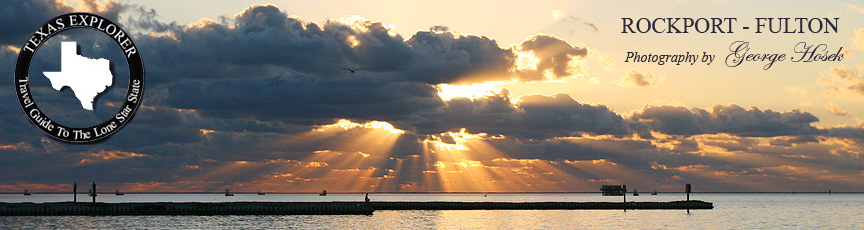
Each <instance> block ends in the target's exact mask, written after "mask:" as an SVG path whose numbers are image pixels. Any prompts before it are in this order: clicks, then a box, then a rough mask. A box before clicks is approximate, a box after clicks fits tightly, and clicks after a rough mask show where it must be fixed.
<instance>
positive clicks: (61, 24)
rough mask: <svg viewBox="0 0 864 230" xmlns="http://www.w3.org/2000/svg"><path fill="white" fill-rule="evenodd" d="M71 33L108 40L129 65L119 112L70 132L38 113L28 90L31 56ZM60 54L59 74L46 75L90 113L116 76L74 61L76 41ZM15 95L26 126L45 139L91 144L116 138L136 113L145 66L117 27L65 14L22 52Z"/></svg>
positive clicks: (93, 63)
mask: <svg viewBox="0 0 864 230" xmlns="http://www.w3.org/2000/svg"><path fill="white" fill-rule="evenodd" d="M72 28H88V29H93V30H96V31H99V32H101V33H103V34H105V35H108V36H109V37H110V38H111V39H112V40H114V41H115V42H116V43H117V45H118V46H120V49H121V50H122V51H123V56H124V57H125V58H126V62H127V63H128V64H129V87H128V90H127V92H126V96H125V97H124V98H123V103H122V104H121V105H120V107H119V109H118V111H117V112H116V113H115V114H114V115H113V116H111V117H110V118H108V119H107V120H105V121H103V122H102V123H100V124H96V125H93V126H90V127H86V128H72V127H68V126H65V125H62V124H59V123H57V122H55V121H53V120H51V118H49V117H48V115H47V114H44V113H42V110H40V109H39V106H38V105H37V104H36V101H35V100H34V99H33V95H32V92H31V91H30V62H31V61H32V59H33V55H34V54H35V53H36V51H37V50H39V46H40V45H42V44H44V43H45V42H46V41H48V39H49V38H51V37H52V36H54V35H56V34H57V33H59V32H62V31H64V30H68V29H72ZM61 53H62V54H61V55H62V57H61V59H60V60H61V62H62V63H61V70H60V72H45V76H46V77H48V78H49V80H51V84H52V86H53V87H54V88H55V89H57V90H60V88H62V87H65V86H69V87H70V88H72V90H73V91H74V92H75V95H76V97H77V98H78V99H79V100H81V104H82V106H83V107H84V109H87V110H92V109H93V108H92V106H93V105H92V104H93V102H95V98H96V97H97V96H98V94H99V93H101V92H103V91H104V90H105V89H106V88H107V87H109V86H110V85H111V84H112V83H111V82H112V80H113V77H114V76H113V75H112V74H111V72H109V71H110V70H109V68H110V67H109V63H108V61H107V60H105V59H88V58H84V57H79V56H77V46H76V44H75V43H74V42H73V43H68V44H67V43H66V42H64V43H63V44H62V47H61ZM109 77H110V78H109ZM105 82H107V83H105ZM106 84H107V85H106ZM15 92H16V93H17V95H18V102H19V103H20V104H21V109H23V110H24V114H26V115H27V118H29V119H30V122H31V123H33V125H35V126H36V127H39V129H41V130H42V131H43V132H45V133H46V134H48V135H49V136H51V137H54V138H56V139H58V140H62V141H66V142H70V143H88V142H93V141H97V140H101V139H103V138H106V137H108V136H111V135H113V134H114V133H116V132H117V131H118V130H120V129H121V128H122V127H123V126H124V125H125V124H126V123H129V121H131V120H132V117H133V116H134V115H135V112H137V111H138V107H139V106H140V105H141V99H142V96H143V94H144V63H143V62H142V61H141V55H140V54H139V53H138V48H137V47H135V43H134V42H132V37H131V35H130V34H129V33H126V31H124V30H123V29H121V28H120V26H118V25H117V24H116V23H114V22H112V21H110V20H108V19H106V18H104V17H102V16H99V15H95V14H90V13H69V14H64V15H60V16H57V17H55V18H52V19H51V20H48V21H47V22H45V24H43V25H42V26H40V27H39V28H38V29H36V31H35V32H33V34H32V35H30V37H29V38H28V39H27V42H26V43H25V44H24V46H23V47H21V50H20V51H19V53H18V62H17V64H16V66H15ZM87 100H90V101H87ZM88 103H89V104H88Z"/></svg>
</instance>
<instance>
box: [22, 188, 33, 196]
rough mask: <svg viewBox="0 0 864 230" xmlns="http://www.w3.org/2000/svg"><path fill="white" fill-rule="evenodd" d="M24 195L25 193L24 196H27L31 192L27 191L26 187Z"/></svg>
mask: <svg viewBox="0 0 864 230" xmlns="http://www.w3.org/2000/svg"><path fill="white" fill-rule="evenodd" d="M24 195H25V196H29V195H32V194H30V192H28V191H27V189H24Z"/></svg>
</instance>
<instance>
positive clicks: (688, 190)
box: [684, 184, 690, 214]
mask: <svg viewBox="0 0 864 230" xmlns="http://www.w3.org/2000/svg"><path fill="white" fill-rule="evenodd" d="M684 192H686V193H687V201H690V184H687V185H685V186H684ZM687 205H690V204H687ZM687 214H690V209H689V208H688V209H687Z"/></svg>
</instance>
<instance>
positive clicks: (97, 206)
mask: <svg viewBox="0 0 864 230" xmlns="http://www.w3.org/2000/svg"><path fill="white" fill-rule="evenodd" d="M712 208H714V204H712V203H710V202H704V201H698V200H692V201H672V202H627V203H623V202H368V203H367V202H227V203H195V202H185V203H170V202H153V203H73V202H60V203H0V216H115V215H371V214H372V212H373V211H375V210H553V209H567V210H580V209H712Z"/></svg>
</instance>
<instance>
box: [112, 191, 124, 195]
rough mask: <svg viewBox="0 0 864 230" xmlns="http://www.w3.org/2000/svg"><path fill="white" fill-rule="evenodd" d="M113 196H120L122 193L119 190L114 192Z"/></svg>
mask: <svg viewBox="0 0 864 230" xmlns="http://www.w3.org/2000/svg"><path fill="white" fill-rule="evenodd" d="M114 195H115V196H122V195H123V193H122V192H120V190H114Z"/></svg>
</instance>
